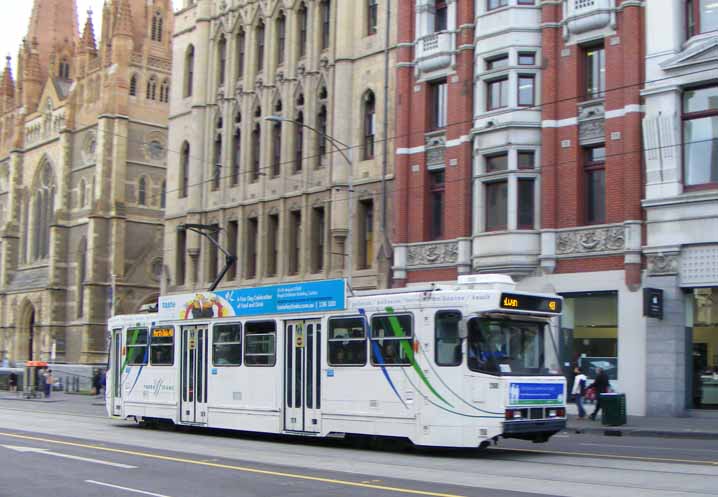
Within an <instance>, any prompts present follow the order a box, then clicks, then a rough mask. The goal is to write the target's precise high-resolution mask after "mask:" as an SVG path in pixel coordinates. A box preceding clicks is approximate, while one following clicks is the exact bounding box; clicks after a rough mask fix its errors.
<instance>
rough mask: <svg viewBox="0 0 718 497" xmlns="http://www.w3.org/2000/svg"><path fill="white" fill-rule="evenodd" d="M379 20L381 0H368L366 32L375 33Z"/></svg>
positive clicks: (368, 33)
mask: <svg viewBox="0 0 718 497" xmlns="http://www.w3.org/2000/svg"><path fill="white" fill-rule="evenodd" d="M378 21H379V0H366V34H367V35H375V34H376V32H377V24H378Z"/></svg>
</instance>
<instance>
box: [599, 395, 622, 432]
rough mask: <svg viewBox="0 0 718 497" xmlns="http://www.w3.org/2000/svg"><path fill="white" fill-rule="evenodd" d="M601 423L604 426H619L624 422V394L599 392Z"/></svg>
mask: <svg viewBox="0 0 718 497" xmlns="http://www.w3.org/2000/svg"><path fill="white" fill-rule="evenodd" d="M601 408H602V409H603V414H602V415H601V424H603V425H605V426H621V425H625V424H626V394H625V393H602V394H601Z"/></svg>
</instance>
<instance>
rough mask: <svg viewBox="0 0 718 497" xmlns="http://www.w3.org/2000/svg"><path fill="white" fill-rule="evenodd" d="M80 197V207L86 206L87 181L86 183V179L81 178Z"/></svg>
mask: <svg viewBox="0 0 718 497" xmlns="http://www.w3.org/2000/svg"><path fill="white" fill-rule="evenodd" d="M79 194H80V198H79V204H80V205H79V206H78V207H80V208H83V207H85V205H86V203H87V183H85V180H84V179H82V180H80V192H79Z"/></svg>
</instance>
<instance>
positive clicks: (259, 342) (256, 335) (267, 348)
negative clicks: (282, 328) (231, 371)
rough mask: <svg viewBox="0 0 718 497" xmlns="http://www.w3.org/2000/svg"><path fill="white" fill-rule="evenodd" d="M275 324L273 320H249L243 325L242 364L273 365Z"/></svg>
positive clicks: (275, 356)
mask: <svg viewBox="0 0 718 497" xmlns="http://www.w3.org/2000/svg"><path fill="white" fill-rule="evenodd" d="M276 345H277V326H276V324H275V322H274V321H254V322H252V321H250V322H248V323H245V325H244V364H245V365H247V366H274V365H275V364H276V363H277V349H276Z"/></svg>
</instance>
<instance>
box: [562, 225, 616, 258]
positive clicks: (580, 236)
mask: <svg viewBox="0 0 718 497" xmlns="http://www.w3.org/2000/svg"><path fill="white" fill-rule="evenodd" d="M625 246H626V234H625V230H624V228H623V226H612V227H608V228H596V229H592V230H576V231H563V232H560V233H558V236H557V237H556V254H558V255H577V254H587V253H588V254H590V253H593V252H618V251H621V250H623V249H624V248H625Z"/></svg>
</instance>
